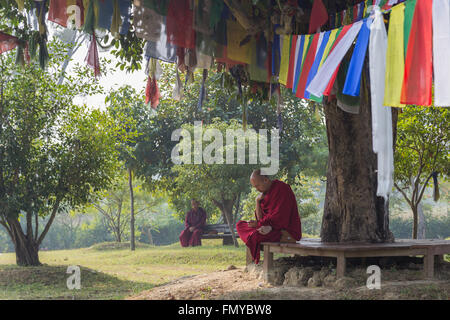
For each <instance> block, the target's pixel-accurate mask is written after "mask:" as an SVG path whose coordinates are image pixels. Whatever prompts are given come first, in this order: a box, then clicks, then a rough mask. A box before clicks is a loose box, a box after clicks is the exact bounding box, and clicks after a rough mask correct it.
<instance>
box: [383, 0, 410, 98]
mask: <svg viewBox="0 0 450 320" xmlns="http://www.w3.org/2000/svg"><path fill="white" fill-rule="evenodd" d="M404 20H405V4H404V3H401V4H400V5H398V6H395V7H393V8H392V11H391V18H390V21H389V34H388V48H387V55H386V84H385V85H386V87H385V94H384V105H385V106H389V107H403V106H404V105H403V104H401V103H400V97H401V94H402V84H403V75H404V72H405V53H404V45H403V41H402V40H403V39H404ZM399 39H400V41H399Z"/></svg>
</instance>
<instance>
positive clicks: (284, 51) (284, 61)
mask: <svg viewBox="0 0 450 320" xmlns="http://www.w3.org/2000/svg"><path fill="white" fill-rule="evenodd" d="M291 38H292V36H291V35H285V36H283V47H282V48H281V62H280V75H279V77H278V78H279V79H278V81H279V82H280V83H281V84H283V85H286V84H287V78H288V72H289V54H290V52H291Z"/></svg>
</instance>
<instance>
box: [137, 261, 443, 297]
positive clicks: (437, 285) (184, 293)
mask: <svg viewBox="0 0 450 320" xmlns="http://www.w3.org/2000/svg"><path fill="white" fill-rule="evenodd" d="M449 298H450V281H443V280H431V281H429V280H417V281H389V282H385V283H383V284H382V288H381V290H368V289H367V288H366V287H365V286H354V287H347V288H339V289H336V288H330V287H316V288H308V287H285V286H273V285H270V284H265V283H264V282H263V281H262V280H261V279H258V278H257V277H255V275H254V274H252V273H248V272H245V271H244V268H237V269H231V270H224V271H218V272H213V273H208V274H201V275H197V276H189V277H183V278H180V279H177V280H175V281H173V282H171V283H169V284H166V285H163V286H160V287H156V288H153V289H152V290H149V291H144V292H142V293H140V294H139V295H137V296H133V297H129V298H128V299H131V300H138V299H139V300H140V299H144V300H174V299H175V300H202V299H224V300H235V299H261V300H264V299H268V300H269V299H282V300H288V299H295V300H311V299H313V300H329V299H389V300H392V299H444V300H448V299H449Z"/></svg>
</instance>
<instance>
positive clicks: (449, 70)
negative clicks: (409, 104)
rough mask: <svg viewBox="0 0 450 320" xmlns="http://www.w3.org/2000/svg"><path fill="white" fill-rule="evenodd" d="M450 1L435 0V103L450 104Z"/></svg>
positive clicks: (439, 104)
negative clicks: (449, 77) (449, 78)
mask: <svg viewBox="0 0 450 320" xmlns="http://www.w3.org/2000/svg"><path fill="white" fill-rule="evenodd" d="M449 53H450V2H449V0H433V60H434V61H433V65H434V104H435V105H436V106H450V82H449V80H448V76H449V75H450V59H449V56H448V55H449Z"/></svg>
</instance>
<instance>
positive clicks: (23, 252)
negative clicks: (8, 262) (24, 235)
mask: <svg viewBox="0 0 450 320" xmlns="http://www.w3.org/2000/svg"><path fill="white" fill-rule="evenodd" d="M14 246H15V251H16V263H17V265H19V266H40V265H41V262H40V261H39V246H36V245H35V244H34V243H29V242H28V241H26V242H25V245H23V243H21V242H20V241H18V242H17V243H14Z"/></svg>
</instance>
